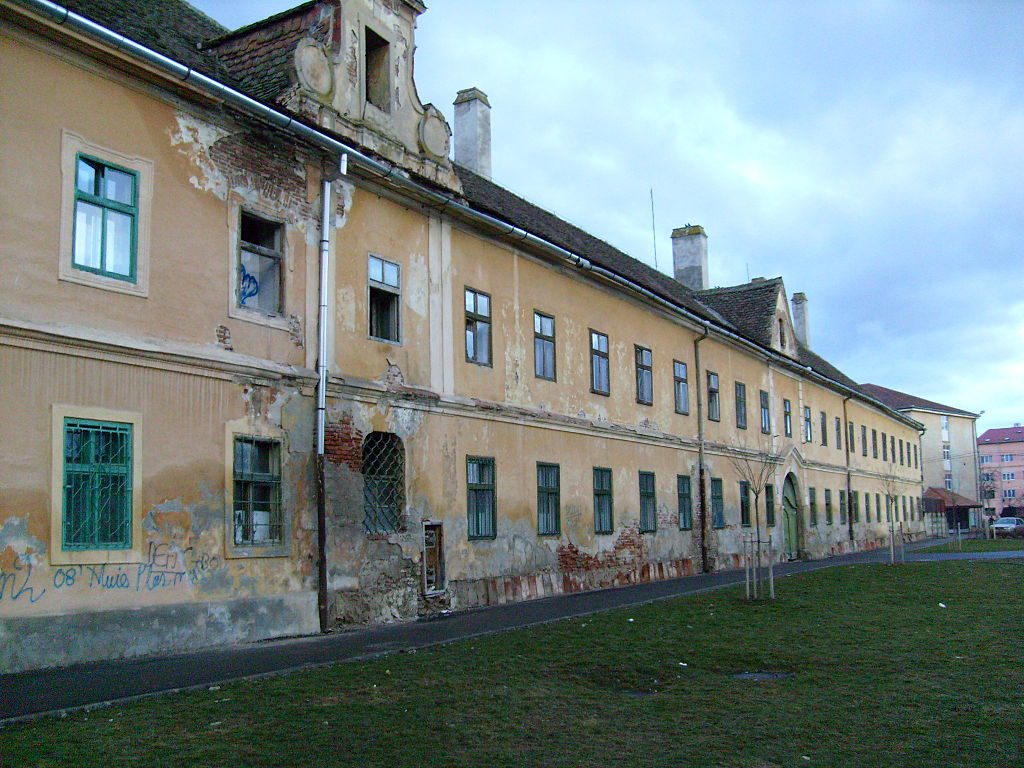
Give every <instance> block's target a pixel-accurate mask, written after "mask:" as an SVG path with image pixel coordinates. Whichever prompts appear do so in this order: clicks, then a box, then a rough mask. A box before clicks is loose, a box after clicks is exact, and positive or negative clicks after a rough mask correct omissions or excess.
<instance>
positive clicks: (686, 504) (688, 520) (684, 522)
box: [676, 475, 693, 531]
mask: <svg viewBox="0 0 1024 768" xmlns="http://www.w3.org/2000/svg"><path fill="white" fill-rule="evenodd" d="M676 495H677V496H678V499H679V529H680V530H682V531H688V530H690V529H691V528H693V498H692V496H691V493H690V476H689V475H676Z"/></svg>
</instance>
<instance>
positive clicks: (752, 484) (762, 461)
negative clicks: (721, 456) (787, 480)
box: [729, 433, 782, 597]
mask: <svg viewBox="0 0 1024 768" xmlns="http://www.w3.org/2000/svg"><path fill="white" fill-rule="evenodd" d="M777 437H778V436H777V435H766V434H764V433H761V434H760V435H759V436H758V439H757V441H756V443H755V444H754V445H753V446H750V445H747V444H746V443H743V444H740V443H733V446H732V448H733V450H732V452H731V453H730V454H729V462H730V463H731V464H732V466H733V469H735V470H736V474H737V475H739V478H740V480H742V481H743V482H744V483H746V484H747V489H748V490H749V491H750V493H751V494H753V496H754V509H753V512H754V534H755V547H756V555H755V558H756V564H755V573H756V576H755V578H754V597H757V594H758V585H760V584H761V583H762V581H763V580H762V577H761V570H762V561H763V555H762V546H763V545H764V544H767V543H768V542H766V541H762V539H761V506H760V502H761V495H762V494H763V493H764V489H765V488H766V487H767V486H768V484H769V483H771V481H772V476H773V475H774V474H775V468H776V467H777V466H778V465H779V464H781V463H782V457H781V456H780V455H779V454H778V453H777V452H776V450H775V442H776V438H777ZM766 522H767V521H766ZM762 591H763V590H762Z"/></svg>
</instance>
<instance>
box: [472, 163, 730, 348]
mask: <svg viewBox="0 0 1024 768" xmlns="http://www.w3.org/2000/svg"><path fill="white" fill-rule="evenodd" d="M455 172H456V174H458V177H459V181H461V182H462V188H463V191H464V193H465V196H466V199H467V201H468V202H469V203H470V204H471V205H472V206H473V207H474V208H476V209H477V210H480V211H483V212H484V213H488V214H490V215H491V216H494V217H495V218H498V219H501V220H502V221H505V222H507V223H509V224H512V225H514V226H517V227H521V228H522V229H525V230H527V231H529V232H531V233H533V234H535V235H538V236H539V237H542V238H544V239H545V240H548V241H550V242H552V243H554V244H555V245H558V246H561V247H562V248H565V249H566V250H569V251H572V252H573V253H575V254H578V255H580V256H583V257H584V258H587V259H590V260H591V261H593V262H594V263H595V264H598V265H600V266H602V267H604V268H605V269H608V270H611V271H612V272H615V273H616V274H618V275H621V276H622V277H625V278H628V279H629V280H632V281H633V282H635V283H637V284H638V285H641V286H643V287H644V288H646V289H647V290H649V291H652V292H653V293H656V294H658V295H659V296H661V297H662V298H664V299H668V300H669V301H671V302H673V303H675V304H677V305H679V306H681V307H684V308H686V309H688V310H690V311H691V312H694V313H695V314H697V315H700V316H701V317H703V318H705V319H707V320H711V321H712V322H715V323H718V324H721V325H724V326H725V327H726V328H729V329H730V330H737V329H734V328H733V326H732V324H731V323H729V321H728V320H726V318H724V317H722V315H721V314H720V313H719V312H717V311H715V310H714V309H713V308H711V307H708V306H707V305H705V304H703V303H701V302H700V301H698V300H697V298H696V297H695V295H694V293H693V291H691V290H690V289H689V288H686V287H685V286H684V285H682V284H680V283H679V282H677V281H675V280H673V279H672V278H671V277H669V276H668V275H665V274H663V273H661V272H659V271H657V270H656V269H653V268H652V267H649V266H647V265H646V264H644V263H643V262H642V261H638V260H637V259H634V258H633V257H632V256H628V255H627V254H625V253H623V252H622V251H620V250H619V249H618V248H615V247H614V246H611V245H609V244H608V243H606V242H604V241H603V240H599V239H598V238H596V237H594V236H593V235H591V234H589V233H587V232H584V231H583V230H582V229H580V228H579V227H576V226H574V225H572V224H570V223H569V222H567V221H564V220H563V219H560V218H558V217H557V216H555V215H554V214H553V213H550V212H548V211H545V210H544V209H543V208H540V207H538V206H536V205H534V204H533V203H531V202H529V201H527V200H524V199H523V198H521V197H519V196H518V195H515V194H513V193H512V192H509V191H508V190H507V189H505V188H503V187H500V186H498V185H497V184H495V183H494V182H493V181H490V180H489V179H485V178H484V177H483V176H480V175H478V174H476V173H473V171H471V170H469V169H468V168H463V167H462V166H460V165H455Z"/></svg>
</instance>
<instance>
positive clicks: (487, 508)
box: [466, 456, 497, 539]
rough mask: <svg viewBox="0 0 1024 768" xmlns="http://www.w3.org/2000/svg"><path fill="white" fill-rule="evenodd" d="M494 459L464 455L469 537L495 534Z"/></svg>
mask: <svg viewBox="0 0 1024 768" xmlns="http://www.w3.org/2000/svg"><path fill="white" fill-rule="evenodd" d="M494 474H495V472H494V459H492V458H485V457H482V456H467V457H466V513H467V515H468V518H469V527H468V536H469V538H470V539H493V538H494V537H495V536H496V535H497V534H496V525H495V517H496V509H495V495H494Z"/></svg>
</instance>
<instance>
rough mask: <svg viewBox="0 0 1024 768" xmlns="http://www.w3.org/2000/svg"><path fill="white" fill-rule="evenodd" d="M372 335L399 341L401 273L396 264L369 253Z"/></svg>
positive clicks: (376, 337)
mask: <svg viewBox="0 0 1024 768" xmlns="http://www.w3.org/2000/svg"><path fill="white" fill-rule="evenodd" d="M367 274H368V276H369V287H370V302H369V306H370V336H372V337H373V338H375V339H380V340H381V341H393V342H395V343H398V342H400V341H401V340H402V337H401V305H402V294H401V285H402V280H401V276H402V272H401V268H400V267H399V266H398V265H397V264H392V263H391V262H390V261H385V260H384V259H381V258H379V257H377V256H370V257H369V260H368V263H367Z"/></svg>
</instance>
